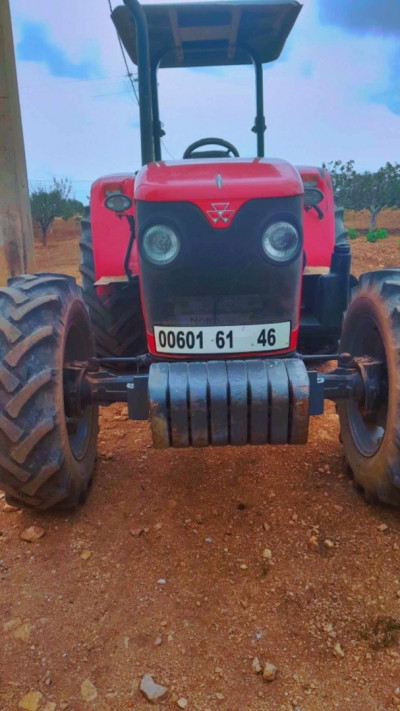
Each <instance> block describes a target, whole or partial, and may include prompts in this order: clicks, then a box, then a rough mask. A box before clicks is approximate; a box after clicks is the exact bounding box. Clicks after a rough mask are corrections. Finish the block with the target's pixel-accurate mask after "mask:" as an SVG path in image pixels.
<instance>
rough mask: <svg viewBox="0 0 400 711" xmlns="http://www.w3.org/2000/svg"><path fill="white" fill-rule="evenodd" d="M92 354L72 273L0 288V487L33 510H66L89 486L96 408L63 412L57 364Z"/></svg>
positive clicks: (61, 370) (15, 281) (31, 277)
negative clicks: (76, 413)
mask: <svg viewBox="0 0 400 711" xmlns="http://www.w3.org/2000/svg"><path fill="white" fill-rule="evenodd" d="M93 355H94V342H93V337H92V331H91V326H90V321H89V317H88V314H87V311H86V308H85V305H84V303H83V300H82V298H81V291H80V289H78V287H77V286H76V284H75V281H74V279H72V277H66V276H62V275H59V274H37V275H25V276H20V277H15V278H13V279H10V280H9V282H8V287H6V288H1V289H0V488H1V489H3V490H4V491H5V492H6V495H7V498H8V499H9V500H12V501H13V502H16V501H17V502H20V503H21V504H23V505H25V506H30V507H32V508H35V509H40V510H44V509H49V508H73V507H75V506H77V505H79V504H80V503H82V502H83V500H84V499H85V496H86V492H87V488H88V486H89V484H90V481H91V477H92V472H93V467H94V462H95V457H96V440H97V431H98V415H97V407H94V406H90V407H87V408H86V409H85V410H84V412H83V414H82V415H81V416H80V417H79V418H75V419H73V418H72V417H67V414H66V403H65V402H64V397H65V393H64V366H65V364H66V363H67V362H71V361H75V360H78V361H81V360H82V361H84V360H87V359H88V358H90V357H91V356H93Z"/></svg>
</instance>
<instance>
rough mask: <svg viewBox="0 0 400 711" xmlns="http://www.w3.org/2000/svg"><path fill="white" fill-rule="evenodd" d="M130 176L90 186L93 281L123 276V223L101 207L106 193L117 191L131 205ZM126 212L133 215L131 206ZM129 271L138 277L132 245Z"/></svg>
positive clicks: (125, 231) (125, 235) (125, 234)
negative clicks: (126, 198) (122, 194)
mask: <svg viewBox="0 0 400 711" xmlns="http://www.w3.org/2000/svg"><path fill="white" fill-rule="evenodd" d="M134 182H135V177H134V175H107V176H105V177H103V178H99V179H98V180H96V182H95V183H93V185H92V189H91V193H90V219H91V223H92V241H93V255H94V269H95V278H96V280H97V279H100V278H101V277H113V276H123V274H124V258H125V254H126V248H127V246H128V241H129V225H128V222H127V220H126V219H125V218H124V217H122V218H119V217H117V215H116V214H115V212H112V211H111V210H107V208H106V207H105V206H104V199H105V197H106V192H107V191H109V190H116V189H119V190H121V192H123V193H124V194H125V195H129V197H130V198H131V200H132V202H133V189H134ZM128 212H129V213H130V214H132V215H134V214H135V207H134V203H133V204H132V207H131V208H130V210H128ZM130 268H131V270H132V272H133V274H138V273H139V272H138V255H137V246H136V240H135V242H134V246H133V250H132V256H131V261H130Z"/></svg>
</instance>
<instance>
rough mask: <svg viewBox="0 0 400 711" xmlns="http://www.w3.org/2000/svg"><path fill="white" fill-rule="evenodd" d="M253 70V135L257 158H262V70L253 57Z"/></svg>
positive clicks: (264, 128)
mask: <svg viewBox="0 0 400 711" xmlns="http://www.w3.org/2000/svg"><path fill="white" fill-rule="evenodd" d="M253 62H254V68H255V71H256V111H257V115H256V121H255V125H254V129H253V131H254V133H256V134H257V156H258V157H259V158H264V133H265V130H266V128H267V127H266V125H265V116H264V96H263V68H262V64H261V62H260V61H259V59H258V57H257V58H255V57H253Z"/></svg>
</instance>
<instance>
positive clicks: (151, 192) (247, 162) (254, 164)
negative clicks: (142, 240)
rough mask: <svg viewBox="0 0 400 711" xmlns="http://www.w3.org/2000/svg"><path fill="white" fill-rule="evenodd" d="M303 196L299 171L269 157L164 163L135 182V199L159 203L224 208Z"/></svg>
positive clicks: (147, 168)
mask: <svg viewBox="0 0 400 711" xmlns="http://www.w3.org/2000/svg"><path fill="white" fill-rule="evenodd" d="M302 193H303V184H302V180H301V177H300V175H299V173H298V171H297V170H296V168H294V167H293V166H292V165H290V163H286V162H285V161H283V160H276V159H267V158H253V159H251V158H249V159H244V158H227V159H225V160H224V159H220V158H218V159H207V160H206V159H204V160H200V159H199V160H182V161H161V162H158V163H149V164H148V165H146V166H144V167H143V168H142V169H141V170H140V171H139V173H138V175H137V177H136V180H135V199H136V200H148V201H155V202H164V201H168V202H171V201H179V202H181V201H187V202H193V203H196V204H199V203H201V202H203V201H209V202H210V203H213V204H217V205H218V206H219V205H221V206H223V205H224V204H226V203H231V202H232V201H235V202H236V204H238V203H243V202H246V201H247V200H251V199H253V198H269V197H271V198H272V197H286V196H292V195H302ZM210 209H211V210H212V209H213V208H210Z"/></svg>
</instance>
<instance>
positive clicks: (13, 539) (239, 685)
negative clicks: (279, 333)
mask: <svg viewBox="0 0 400 711" xmlns="http://www.w3.org/2000/svg"><path fill="white" fill-rule="evenodd" d="M390 228H391V233H390V236H389V237H388V239H386V240H384V241H382V242H378V243H376V244H367V243H366V242H365V238H364V237H363V236H361V237H359V238H358V239H356V240H354V241H353V242H352V250H353V255H354V272H355V273H357V274H359V273H360V272H361V271H363V270H364V271H365V270H369V269H372V268H380V267H383V266H390V265H397V264H400V247H399V246H398V240H399V237H400V221H399V223H397V224H396V225H391V226H390ZM360 229H364V227H363V226H361V227H360ZM37 257H38V268H39V270H44V271H47V270H52V271H64V272H69V273H72V274H74V275H76V274H77V263H78V246H77V237H76V233H75V229H74V227H73V226H72V227H71V225H70V226H69V227H68V225H61V226H59V228H58V229H55V230H54V233H53V235H51V237H50V242H49V246H48V247H47V248H46V249H43V248H42V247H40V246H38V247H37ZM100 423H101V430H100V437H99V444H98V461H97V466H96V475H95V480H94V484H93V487H92V490H91V493H90V496H89V498H88V500H87V502H86V504H85V505H84V506H83V507H82V508H81V509H79V510H77V511H74V512H71V513H68V514H65V513H64V514H46V515H44V514H36V513H32V512H28V511H24V510H16V509H13V508H10V507H8V506H7V505H6V504H5V502H4V499H1V500H0V635H1V644H0V709H1V711H13V710H14V709H15V710H16V711H17V710H18V709H20V708H22V709H26V710H29V709H30V710H31V711H60V710H61V709H68V711H86V710H89V709H92V710H93V711H103V710H104V711H106V710H107V711H123V710H124V709H135V710H136V711H145V710H146V709H148V708H150V706H151V705H150V703H149V702H148V701H147V700H145V699H144V697H143V696H142V695H141V693H140V692H139V690H138V685H139V682H140V679H141V678H142V676H143V675H144V674H147V673H149V674H152V675H153V677H154V680H155V681H156V682H157V683H159V684H162V685H164V686H165V687H167V688H168V694H167V696H166V697H165V698H164V700H162V701H161V702H159V704H158V705H159V707H160V708H164V709H166V711H168V710H171V711H172V710H173V709H178V708H181V709H184V708H186V709H187V711H207V710H208V711H217V710H221V711H295V710H297V711H333V710H334V709H339V710H340V711H350V710H351V711H383V710H386V711H392V710H394V709H396V708H400V646H399V644H398V629H399V628H400V520H399V514H398V513H397V512H396V511H393V510H391V509H388V508H386V507H384V506H378V507H374V506H370V505H368V504H367V503H366V502H365V501H364V499H363V498H362V497H361V496H360V494H359V493H358V492H357V491H356V490H355V489H354V488H353V485H352V483H351V481H350V480H349V479H348V478H347V475H346V473H345V470H344V466H343V461H342V450H341V445H340V443H339V440H338V423H337V418H336V415H335V414H334V408H333V407H332V406H330V407H328V408H327V412H326V414H325V415H324V416H323V417H318V418H314V419H313V421H312V424H311V430H310V440H309V443H308V444H307V445H306V446H301V447H297V448H295V447H292V448H290V447H270V448H258V447H255V448H242V449H230V448H226V449H225V448H224V449H221V450H216V449H215V450H206V451H204V450H193V451H191V450H187V451H181V452H178V451H156V450H153V449H152V448H151V440H150V433H149V428H148V426H147V424H146V423H143V424H134V423H132V422H129V421H127V415H126V409H125V407H122V406H114V407H112V408H109V409H103V411H102V413H101V419H100ZM32 525H36V526H39V527H42V528H43V529H44V532H45V535H44V536H43V537H42V538H40V540H37V541H36V542H33V543H28V542H25V541H24V540H22V539H21V533H22V532H23V531H24V530H25V529H26V528H27V527H29V526H32ZM256 657H257V658H258V660H259V662H260V665H261V666H263V665H264V664H265V663H267V662H268V663H270V664H273V665H275V666H276V667H277V674H276V678H275V680H274V681H266V680H264V679H263V677H262V674H257V673H256V672H255V671H254V669H253V666H254V659H255V658H256ZM185 702H186V705H185Z"/></svg>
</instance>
